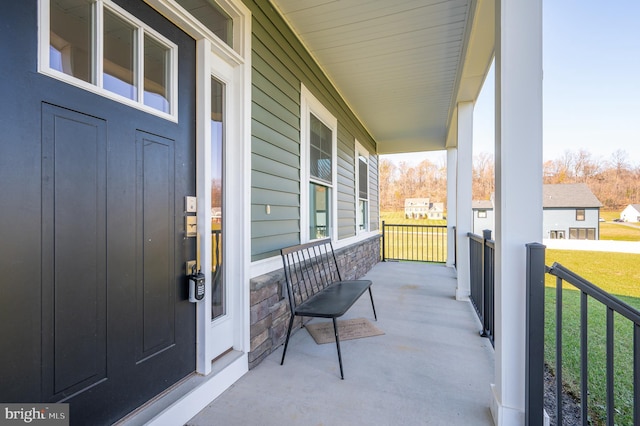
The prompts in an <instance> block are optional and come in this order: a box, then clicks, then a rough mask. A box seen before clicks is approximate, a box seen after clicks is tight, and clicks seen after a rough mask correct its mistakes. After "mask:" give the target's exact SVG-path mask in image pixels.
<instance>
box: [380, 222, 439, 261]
mask: <svg viewBox="0 0 640 426" xmlns="http://www.w3.org/2000/svg"><path fill="white" fill-rule="evenodd" d="M381 244H382V261H387V260H410V261H416V262H433V263H445V262H446V261H447V226H446V225H392V224H386V223H385V222H384V221H383V222H382V241H381Z"/></svg>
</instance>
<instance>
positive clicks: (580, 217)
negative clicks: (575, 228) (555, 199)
mask: <svg viewBox="0 0 640 426" xmlns="http://www.w3.org/2000/svg"><path fill="white" fill-rule="evenodd" d="M576 220H577V221H583V220H584V209H576Z"/></svg>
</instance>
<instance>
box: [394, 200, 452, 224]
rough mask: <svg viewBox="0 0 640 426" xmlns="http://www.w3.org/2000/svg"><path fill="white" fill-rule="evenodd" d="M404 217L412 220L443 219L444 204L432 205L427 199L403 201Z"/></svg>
mask: <svg viewBox="0 0 640 426" xmlns="http://www.w3.org/2000/svg"><path fill="white" fill-rule="evenodd" d="M404 216H405V217H407V218H413V219H425V218H426V219H443V218H444V203H432V202H431V201H430V200H429V198H407V199H405V200H404Z"/></svg>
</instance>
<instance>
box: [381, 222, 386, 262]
mask: <svg viewBox="0 0 640 426" xmlns="http://www.w3.org/2000/svg"><path fill="white" fill-rule="evenodd" d="M384 229H385V228H384V220H383V221H382V261H383V262H386V261H387V259H386V257H385V253H386V251H387V250H386V247H385V240H384Z"/></svg>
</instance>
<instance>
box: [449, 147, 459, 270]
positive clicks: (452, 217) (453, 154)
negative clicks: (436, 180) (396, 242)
mask: <svg viewBox="0 0 640 426" xmlns="http://www.w3.org/2000/svg"><path fill="white" fill-rule="evenodd" d="M457 164H458V150H457V149H456V148H448V149H447V266H448V267H450V268H451V267H453V266H454V265H455V260H456V251H455V247H456V242H455V238H456V235H455V234H454V232H453V229H454V228H455V227H456V216H457V215H458V213H457V211H458V208H457V206H456V199H457V197H458V193H457V190H456V187H457V184H456V177H457Z"/></svg>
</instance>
